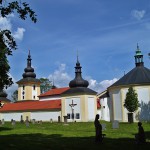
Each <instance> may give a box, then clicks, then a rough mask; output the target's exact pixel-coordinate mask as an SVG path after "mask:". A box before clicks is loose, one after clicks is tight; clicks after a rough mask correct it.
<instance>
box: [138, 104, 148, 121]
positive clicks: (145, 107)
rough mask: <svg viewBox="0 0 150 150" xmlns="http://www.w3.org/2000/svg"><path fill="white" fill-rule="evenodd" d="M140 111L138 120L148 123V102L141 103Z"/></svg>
mask: <svg viewBox="0 0 150 150" xmlns="http://www.w3.org/2000/svg"><path fill="white" fill-rule="evenodd" d="M140 108H141V111H140V112H139V115H138V116H139V120H141V121H150V102H148V103H144V102H141V106H140Z"/></svg>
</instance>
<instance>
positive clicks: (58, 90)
mask: <svg viewBox="0 0 150 150" xmlns="http://www.w3.org/2000/svg"><path fill="white" fill-rule="evenodd" d="M68 89H70V88H69V87H63V88H56V89H50V90H49V91H47V92H45V93H43V94H41V95H39V97H44V96H52V95H53V96H54V95H60V94H62V93H63V92H65V91H67V90H68Z"/></svg>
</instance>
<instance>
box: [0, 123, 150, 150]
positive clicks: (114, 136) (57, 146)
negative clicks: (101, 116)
mask: <svg viewBox="0 0 150 150" xmlns="http://www.w3.org/2000/svg"><path fill="white" fill-rule="evenodd" d="M105 123H106V130H105V131H103V133H105V134H106V137H105V139H104V142H103V143H102V144H96V143H95V142H94V138H95V129H94V124H93V122H88V123H77V122H76V123H69V124H68V125H64V124H63V123H43V124H30V126H29V127H26V126H25V124H21V123H16V125H15V127H12V125H11V124H10V123H9V122H7V123H5V125H3V126H1V127H0V149H1V150H80V149H82V150H84V149H85V150H98V149H103V150H116V149H118V150H130V149H131V150H134V149H136V150H140V149H141V150H149V149H150V123H143V127H144V130H145V133H146V136H147V143H146V144H144V145H136V144H135V141H134V134H135V133H137V123H133V124H128V123H120V124H119V129H112V125H111V123H110V122H105Z"/></svg>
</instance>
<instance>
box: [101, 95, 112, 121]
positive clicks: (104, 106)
mask: <svg viewBox="0 0 150 150" xmlns="http://www.w3.org/2000/svg"><path fill="white" fill-rule="evenodd" d="M100 104H101V119H102V120H105V121H110V111H109V107H108V98H107V97H105V98H101V99H100Z"/></svg>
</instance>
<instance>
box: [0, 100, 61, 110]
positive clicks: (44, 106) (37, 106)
mask: <svg viewBox="0 0 150 150" xmlns="http://www.w3.org/2000/svg"><path fill="white" fill-rule="evenodd" d="M51 109H61V100H47V101H24V102H16V103H7V104H4V106H3V107H2V108H0V112H8V111H27V110H32V111H34V110H51Z"/></svg>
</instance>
